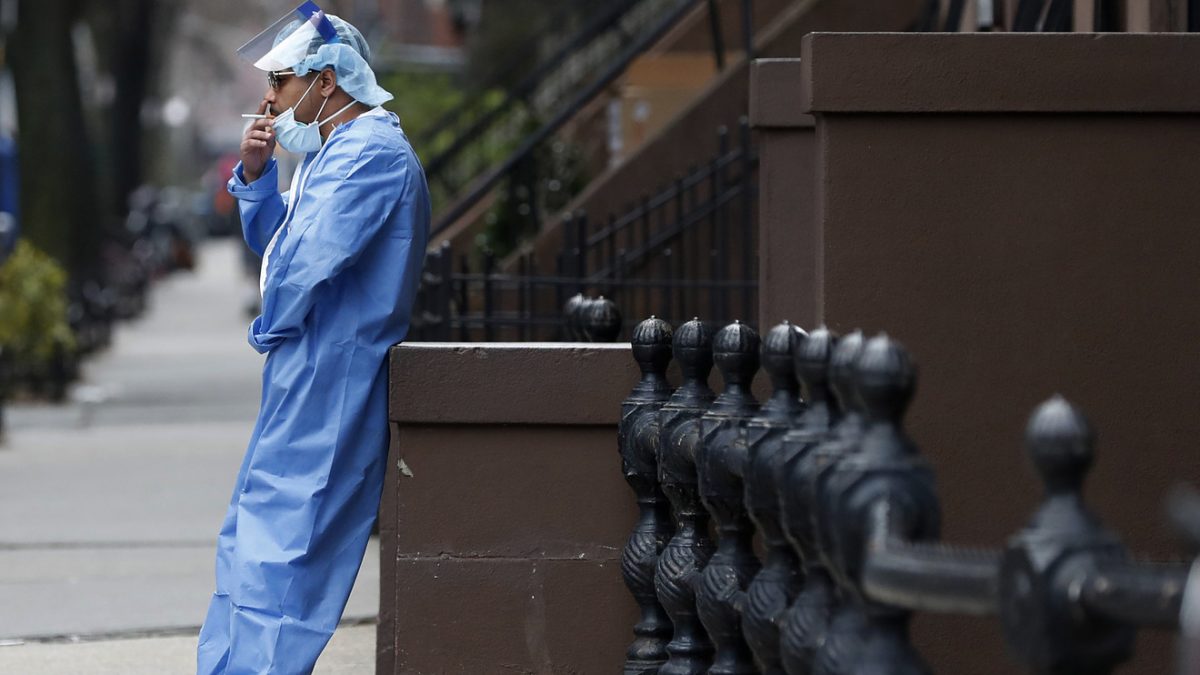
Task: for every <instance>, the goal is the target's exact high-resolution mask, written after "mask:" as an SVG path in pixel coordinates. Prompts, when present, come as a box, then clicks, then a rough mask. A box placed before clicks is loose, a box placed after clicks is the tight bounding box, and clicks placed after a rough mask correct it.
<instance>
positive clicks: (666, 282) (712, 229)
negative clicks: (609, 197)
mask: <svg viewBox="0 0 1200 675" xmlns="http://www.w3.org/2000/svg"><path fill="white" fill-rule="evenodd" d="M735 134H736V138H731V137H730V136H731V133H730V132H729V131H728V130H727V129H726V128H724V127H722V128H720V129H718V131H717V142H716V150H717V151H716V153H715V154H714V155H713V156H712V158H711V159H710V160H709V161H707V162H705V163H704V164H703V165H701V166H696V167H693V168H692V169H691V170H689V171H688V172H687V173H685V174H682V175H680V176H677V177H676V178H675V180H673V181H671V182H670V183H668V184H666V185H664V186H662V187H661V188H660V189H659V190H658V191H656V192H653V193H647V194H646V195H644V196H643V197H642V198H641V199H639V200H638V201H637V202H636V203H633V204H630V205H628V207H627V208H625V209H623V210H622V211H621V212H619V213H615V214H612V215H610V216H609V217H608V218H606V219H602V220H599V221H596V220H593V219H591V218H589V216H588V214H587V213H584V212H577V213H572V214H569V215H567V216H566V217H564V218H563V219H562V220H561V221H560V225H559V233H560V235H561V238H560V242H561V243H560V246H559V247H558V250H556V251H550V250H544V251H537V250H528V251H524V252H520V253H518V254H516V255H515V256H513V257H511V258H510V259H509V260H508V261H506V267H507V269H506V270H505V271H499V270H498V267H499V266H500V263H501V261H499V260H497V259H496V257H495V256H493V255H492V254H490V253H488V252H484V253H483V254H482V256H481V264H480V265H477V266H473V265H471V264H470V262H471V261H470V259H469V257H468V256H466V255H459V256H457V258H456V257H455V256H454V254H453V253H452V251H451V249H450V246H449V244H448V243H443V245H442V247H441V248H440V249H439V250H436V251H434V252H432V253H430V254H429V255H428V256H427V257H426V262H425V274H424V278H423V283H422V288H421V292H420V294H419V296H418V299H417V304H416V309H415V311H414V315H413V323H412V328H411V329H410V334H409V339H410V340H450V339H457V340H485V341H492V340H517V341H531V340H532V341H537V340H551V341H554V340H563V339H570V335H569V334H568V332H567V331H566V330H565V329H564V326H563V320H562V313H563V307H564V304H565V303H566V302H567V299H568V298H570V297H571V296H573V295H575V294H577V293H578V294H583V295H601V296H605V297H607V298H609V299H611V300H613V301H614V302H615V303H616V304H617V306H619V307H621V308H622V310H623V311H624V312H625V314H626V316H638V315H639V314H644V313H647V312H648V310H647V308H649V307H655V308H658V311H659V312H660V314H661V315H662V316H663V317H664V318H667V319H671V320H674V319H679V318H687V317H690V316H693V315H697V314H705V315H707V316H713V317H718V318H719V319H720V320H733V319H740V320H742V321H746V322H749V323H753V322H754V321H756V319H757V300H758V281H757V264H758V261H757V228H756V227H755V212H756V201H757V166H758V157H757V153H756V150H755V147H754V145H753V143H752V138H751V134H750V128H749V124H748V122H747V120H746V119H744V118H743V119H741V120H740V121H739V123H738V125H737V128H736V132H735ZM631 326H632V322H627V323H626V325H625V328H629V327H631Z"/></svg>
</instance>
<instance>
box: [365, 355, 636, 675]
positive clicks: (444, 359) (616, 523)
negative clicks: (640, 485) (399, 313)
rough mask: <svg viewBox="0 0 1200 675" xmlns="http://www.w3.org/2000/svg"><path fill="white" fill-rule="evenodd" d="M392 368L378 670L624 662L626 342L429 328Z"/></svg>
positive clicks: (597, 668)
mask: <svg viewBox="0 0 1200 675" xmlns="http://www.w3.org/2000/svg"><path fill="white" fill-rule="evenodd" d="M390 368H391V381H390V384H391V394H390V397H389V406H390V418H391V420H392V432H393V440H394V443H393V447H392V458H391V460H390V462H389V482H388V487H387V492H388V494H386V495H385V501H384V507H383V511H382V513H383V515H382V521H381V526H380V530H381V535H382V540H381V541H382V543H383V545H382V546H381V549H382V552H381V555H382V558H383V559H382V565H381V575H382V577H383V578H382V579H381V607H380V625H379V633H378V654H379V658H378V663H377V666H378V672H380V673H397V674H399V673H404V674H409V673H472V674H473V673H497V672H514V673H551V672H556V673H563V672H570V673H581V674H584V673H597V674H599V673H612V672H616V671H617V670H619V668H620V666H621V664H622V662H623V660H624V650H625V647H626V645H627V644H628V642H629V641H630V640H631V639H632V627H633V623H634V621H635V620H636V614H637V612H636V606H635V605H634V603H633V600H632V598H631V597H630V595H629V593H628V591H626V590H625V587H624V584H623V582H622V581H621V573H620V552H621V549H622V547H623V546H624V544H625V539H626V537H627V536H628V533H629V531H630V530H631V529H632V527H633V524H634V522H635V520H636V508H635V504H634V499H633V493H632V491H630V489H629V488H628V486H626V484H625V482H624V480H623V479H622V477H621V471H620V458H619V455H618V453H617V446H616V425H617V421H618V418H619V416H620V404H621V400H622V399H623V398H624V397H625V396H626V395H627V394H628V392H629V390H630V388H631V387H632V386H633V384H634V383H635V382H636V381H637V377H638V376H637V367H636V364H635V363H634V361H633V359H632V357H631V356H630V352H629V345H628V344H623V345H590V344H585V345H580V344H553V345H551V344H537V343H520V344H505V343H492V344H487V345H480V344H454V343H418V344H413V345H402V346H399V347H395V348H393V350H392V354H391V360H390ZM401 460H403V462H404V464H405V465H406V466H407V467H408V468H409V469H410V470H411V472H412V474H413V475H412V476H411V477H408V476H404V475H402V474H401V473H400V471H399V470H398V469H397V463H398V462H399V461H401Z"/></svg>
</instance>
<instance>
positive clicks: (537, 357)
mask: <svg viewBox="0 0 1200 675" xmlns="http://www.w3.org/2000/svg"><path fill="white" fill-rule="evenodd" d="M638 377H639V374H638V368H637V363H636V362H634V360H633V356H632V353H631V351H630V346H629V343H628V342H625V343H619V342H618V343H608V344H600V343H580V342H414V343H412V344H401V345H397V346H395V347H392V349H391V351H390V353H389V362H388V419H390V420H391V421H393V422H399V423H401V424H598V425H606V424H616V423H617V421H618V420H619V419H620V415H621V401H622V400H623V399H624V398H625V396H627V395H628V394H629V390H630V389H632V388H633V385H634V384H635V383H636V382H637V381H638Z"/></svg>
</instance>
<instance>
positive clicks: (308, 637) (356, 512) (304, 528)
mask: <svg viewBox="0 0 1200 675" xmlns="http://www.w3.org/2000/svg"><path fill="white" fill-rule="evenodd" d="M366 445H367V447H371V446H373V445H375V443H369V444H366ZM348 449H349V448H341V450H343V451H344V450H348ZM361 449H362V448H361V447H360V448H358V450H361ZM259 452H260V455H259V456H256V457H255V460H254V464H253V465H252V466H251V468H250V474H249V480H248V482H247V489H248V491H247V492H244V493H243V494H242V496H241V499H240V500H239V502H238V513H237V523H238V527H237V531H236V533H235V539H236V542H235V545H234V551H235V554H234V558H233V572H232V578H233V579H234V586H233V588H232V594H231V596H230V600H231V610H232V611H231V612H230V615H229V659H228V663H227V664H226V670H225V671H224V672H225V675H250V674H255V675H257V674H261V673H281V674H283V673H287V674H288V675H291V674H292V673H296V674H300V673H307V672H310V671H311V669H312V668H313V666H314V665H315V664H316V661H317V658H318V657H319V656H320V654H321V652H322V651H323V650H324V648H325V645H326V644H327V643H328V641H329V639H330V638H331V637H332V636H333V632H334V630H335V629H336V628H337V625H338V622H339V621H340V620H341V616H342V612H343V611H344V609H345V606H346V601H347V600H348V599H349V596H350V591H351V589H352V588H353V586H354V581H355V578H356V577H357V576H358V570H359V567H360V566H361V564H362V560H363V556H364V555H365V553H366V548H367V540H368V539H369V537H370V533H371V525H372V524H373V523H374V520H375V515H376V513H377V512H378V508H379V497H380V494H381V493H382V489H383V464H384V461H383V459H384V457H386V455H383V456H380V457H379V458H378V459H377V460H370V459H368V460H367V461H366V462H365V464H366V465H365V466H364V465H363V464H364V461H363V460H364V459H367V458H366V457H353V456H346V455H343V454H342V453H340V452H337V453H334V459H335V462H334V465H335V466H337V465H339V464H340V466H341V467H344V468H350V467H355V468H354V469H353V474H354V475H346V474H341V475H338V474H340V473H341V472H338V471H336V470H335V472H334V475H333V476H331V477H330V479H331V482H330V484H329V486H328V489H324V490H319V491H317V492H316V493H313V492H312V491H311V490H310V489H308V488H310V486H311V482H310V481H309V480H306V479H304V478H301V477H299V476H288V477H281V476H279V475H277V474H275V475H269V474H273V472H268V471H266V470H265V467H267V466H274V465H277V462H278V459H276V460H275V461H274V462H272V461H270V460H269V459H267V457H266V455H268V454H270V453H269V452H266V451H264V449H263V448H260V449H259ZM350 454H353V453H350ZM336 460H340V461H336ZM347 465H349V466H347ZM287 466H289V467H290V468H295V466H296V463H295V462H294V461H293V462H292V463H291V464H288V465H287ZM260 468H262V469H264V470H263V471H262V472H260V471H259V469H260ZM264 484H271V487H270V488H265V485H264ZM301 486H303V488H304V489H302V490H300V491H297V492H294V493H293V492H292V491H291V490H290V489H289V488H298V487H301ZM335 486H336V487H335ZM264 488H265V489H264ZM310 509H311V510H310Z"/></svg>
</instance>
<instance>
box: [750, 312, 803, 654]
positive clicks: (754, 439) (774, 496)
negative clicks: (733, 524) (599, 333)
mask: <svg viewBox="0 0 1200 675" xmlns="http://www.w3.org/2000/svg"><path fill="white" fill-rule="evenodd" d="M805 335H806V334H805V333H804V331H803V330H801V329H800V328H799V327H798V326H794V325H792V324H789V323H788V322H786V321H785V322H783V323H781V324H779V325H778V326H775V327H774V328H772V329H771V331H770V332H768V333H767V336H766V338H765V339H764V340H763V344H762V365H763V370H765V371H766V373H767V375H768V376H769V377H770V378H771V385H772V389H773V393H772V394H771V398H770V399H768V400H767V402H766V403H764V404H763V406H762V408H760V409H759V411H758V414H757V415H755V416H754V417H752V418H751V419H750V420H749V421H748V422H747V423H746V428H745V430H744V432H743V433H744V436H745V443H746V473H745V477H744V479H743V482H744V483H745V500H746V510H747V511H748V513H749V515H750V518H751V520H753V521H754V524H755V526H756V527H758V531H759V533H760V535H761V537H762V543H763V548H764V549H765V550H766V559H765V560H764V561H763V568H762V570H760V571H759V573H758V574H757V575H756V576H755V577H754V580H753V581H752V582H751V583H750V586H749V587H748V588H747V589H746V602H745V609H744V610H743V613H742V632H743V633H744V634H745V636H746V642H747V644H749V645H750V649H751V650H752V651H753V652H754V657H755V660H756V661H757V662H758V666H759V668H760V669H761V670H762V671H763V673H765V674H766V675H781V674H782V673H783V672H784V671H783V662H782V661H780V660H779V625H780V623H781V621H782V620H783V615H784V612H786V611H787V608H788V606H790V605H791V603H792V601H793V600H795V598H796V593H797V592H798V591H799V590H800V581H801V577H800V559H799V558H797V557H796V553H795V551H793V550H792V547H791V544H789V543H788V541H787V539H786V538H784V536H783V530H782V528H781V526H780V524H779V518H780V514H779V486H778V485H777V484H776V483H775V474H774V471H773V469H774V464H775V462H776V461H777V460H778V457H779V454H780V453H781V452H782V450H783V436H784V434H785V433H787V430H788V428H789V427H791V426H793V425H795V424H797V423H798V422H799V419H800V415H801V414H802V413H803V412H804V402H803V401H802V400H801V398H800V382H799V380H797V379H796V371H795V367H794V365H793V363H792V357H793V354H794V353H795V351H796V349H797V347H798V346H799V345H800V343H801V342H802V341H803V340H804V338H805Z"/></svg>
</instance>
